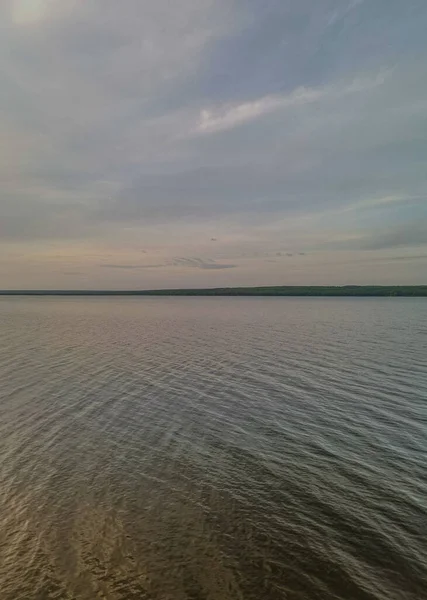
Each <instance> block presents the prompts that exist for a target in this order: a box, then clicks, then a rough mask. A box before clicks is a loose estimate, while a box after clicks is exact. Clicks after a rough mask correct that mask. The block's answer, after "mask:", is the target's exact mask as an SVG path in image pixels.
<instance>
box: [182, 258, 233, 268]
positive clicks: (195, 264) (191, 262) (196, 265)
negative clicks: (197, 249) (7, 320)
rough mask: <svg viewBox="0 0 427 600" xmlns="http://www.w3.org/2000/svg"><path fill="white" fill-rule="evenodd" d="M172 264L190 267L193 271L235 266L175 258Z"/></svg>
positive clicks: (197, 259)
mask: <svg viewBox="0 0 427 600" xmlns="http://www.w3.org/2000/svg"><path fill="white" fill-rule="evenodd" d="M172 264H173V265H174V266H176V267H190V268H195V269H207V270H209V269H232V268H234V267H236V266H237V265H233V264H229V263H219V262H216V261H214V260H212V259H208V260H203V259H202V258H175V259H173V261H172Z"/></svg>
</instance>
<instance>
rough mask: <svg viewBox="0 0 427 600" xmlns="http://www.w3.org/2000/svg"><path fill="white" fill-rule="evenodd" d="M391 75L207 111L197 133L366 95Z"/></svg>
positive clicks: (382, 73) (303, 88)
mask: <svg viewBox="0 0 427 600" xmlns="http://www.w3.org/2000/svg"><path fill="white" fill-rule="evenodd" d="M389 75H390V71H386V70H381V71H380V72H379V73H378V74H377V75H375V76H373V77H358V78H356V79H354V80H352V81H350V82H349V83H345V84H343V85H331V86H326V87H317V88H306V87H301V88H298V89H296V90H294V91H293V92H291V93H289V94H278V95H270V96H264V97H262V98H259V99H257V100H253V101H250V102H243V103H241V104H236V105H223V106H219V107H214V108H209V109H207V108H205V109H203V110H202V111H201V113H200V120H199V123H198V127H197V129H198V131H200V132H202V133H216V132H220V131H225V130H227V129H232V128H234V127H237V126H239V125H242V124H244V123H247V122H249V121H253V120H254V119H258V118H260V117H262V116H265V115H268V114H269V113H272V112H274V111H279V110H284V109H290V108H298V107H301V106H304V105H305V104H309V103H314V102H317V101H319V100H322V99H323V100H324V99H326V98H328V97H329V98H330V99H332V100H335V99H337V98H339V97H343V96H346V95H348V94H357V93H362V92H364V91H367V90H370V89H372V88H374V87H376V86H379V85H382V84H383V83H384V82H385V81H386V79H387V77H388V76H389Z"/></svg>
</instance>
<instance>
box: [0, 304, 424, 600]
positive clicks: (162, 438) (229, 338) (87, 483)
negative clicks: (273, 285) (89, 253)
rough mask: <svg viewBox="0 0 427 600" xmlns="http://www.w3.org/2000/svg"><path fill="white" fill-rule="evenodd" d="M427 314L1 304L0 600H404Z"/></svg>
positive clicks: (419, 504) (371, 309) (412, 554)
mask: <svg viewBox="0 0 427 600" xmlns="http://www.w3.org/2000/svg"><path fill="white" fill-rule="evenodd" d="M426 323H427V304H426V303H425V302H424V300H423V299H349V298H346V299H332V298H331V299H311V298H305V299H294V298H286V299H284V298H247V299H245V298H161V299H157V298H123V299H119V298H114V299H112V298H105V299H104V298H91V299H79V298H61V299H55V298H31V299H26V298H20V299H11V298H5V299H0V378H1V387H0V587H1V590H2V592H1V598H2V599H4V600H20V599H22V600H30V599H38V600H45V599H52V600H53V599H57V600H84V599H87V600H94V599H95V600H96V599H108V600H119V599H120V600H132V599H146V600H169V599H170V600H172V599H173V600H191V599H193V600H202V599H206V600H228V599H230V600H231V599H237V600H243V599H245V600H246V599H249V600H251V599H254V600H255V599H256V600H259V599H260V598H263V599H266V600H270V599H271V600H276V599H285V598H286V599H292V600H293V599H295V600H296V599H298V600H302V599H304V600H312V599H313V600H314V599H319V598H321V599H327V600H328V599H331V600H333V599H336V600H338V599H342V598H345V599H346V600H348V599H354V600H359V599H360V600H401V599H402V600H403V599H405V600H415V599H422V598H424V597H426V595H425V594H426V590H427V507H426V498H427V460H426V459H427V436H426V431H427V328H426V326H425V324H426Z"/></svg>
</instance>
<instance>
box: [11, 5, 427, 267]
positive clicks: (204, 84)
mask: <svg viewBox="0 0 427 600" xmlns="http://www.w3.org/2000/svg"><path fill="white" fill-rule="evenodd" d="M30 4H31V3H28V2H23V1H22V2H18V1H17V0H14V1H13V2H12V0H5V1H4V2H2V3H0V68H1V69H2V96H1V98H0V134H1V135H0V139H1V140H3V144H4V151H3V152H2V153H1V154H0V179H1V181H2V195H1V197H0V242H3V243H7V244H9V243H10V242H11V241H13V242H18V243H24V242H28V241H30V242H33V241H35V240H36V241H37V244H38V245H39V247H41V246H42V245H43V243H45V244H48V243H51V242H52V241H54V242H55V243H58V244H61V243H69V244H70V245H71V242H72V243H74V244H75V245H76V247H79V248H80V254H82V249H83V248H85V245H86V244H90V243H92V242H93V243H99V244H102V245H103V246H104V248H105V247H107V250H108V245H109V244H114V243H119V241H120V240H127V237H128V235H129V236H134V237H133V239H135V238H137V237H138V238H139V239H141V240H144V241H143V245H144V247H147V248H148V247H149V245H153V246H155V247H156V248H158V249H160V251H161V256H165V255H175V254H178V253H180V252H182V253H183V254H184V255H188V253H192V252H194V253H195V254H200V255H203V254H204V253H205V252H211V253H212V256H213V257H215V258H218V260H217V261H209V260H202V259H175V260H182V261H185V260H187V262H186V263H185V262H181V263H179V262H178V263H176V264H180V266H184V265H186V266H187V267H192V268H193V269H194V271H197V270H198V269H199V270H203V269H204V270H209V269H230V268H232V267H234V266H236V265H234V264H233V265H232V264H227V263H226V262H223V260H224V259H222V258H221V257H224V256H227V257H229V258H230V260H232V257H233V256H234V257H235V260H236V261H237V260H238V257H242V256H245V258H246V260H248V261H250V260H254V259H255V258H256V256H255V250H256V252H258V253H259V257H261V258H262V257H265V256H268V255H270V256H274V252H275V248H277V247H279V248H282V249H283V250H284V251H286V249H287V248H293V251H292V252H291V253H287V254H294V255H295V254H296V253H297V251H298V250H299V249H301V248H303V249H305V248H307V252H311V251H312V250H313V249H314V250H315V249H316V247H317V246H319V247H322V245H325V244H326V243H327V240H328V239H330V238H332V239H333V238H334V237H335V238H343V237H346V236H347V237H348V239H349V240H350V241H347V242H340V243H329V246H330V247H331V248H332V247H333V248H334V249H336V250H337V251H338V250H339V249H340V248H342V247H347V248H349V249H354V250H357V249H370V250H373V251H377V250H382V249H385V248H392V247H400V246H402V247H403V246H410V245H422V244H426V243H427V240H426V236H425V233H424V232H425V231H426V230H427V228H425V221H426V214H425V208H423V202H424V200H425V197H424V196H423V194H425V160H424V156H425V154H426V152H427V142H426V140H427V128H426V121H425V108H426V105H425V98H426V95H427V85H426V81H427V78H426V67H425V60H424V57H425V54H426V51H427V41H426V37H425V28H426V26H427V4H425V3H422V2H418V1H417V0H408V1H407V2H391V3H390V2H389V0H378V2H375V3H372V2H369V1H368V0H365V1H360V2H358V1H357V0H348V1H347V0H328V1H327V2H319V1H318V0H271V1H269V2H267V3H266V2H263V1H261V0H248V1H246V0H245V1H243V0H232V1H231V2H229V1H227V0H200V1H198V2H194V0H183V1H182V2H180V3H170V2H169V0H157V1H154V0H144V1H143V2H141V1H140V0H126V3H125V4H126V9H125V10H123V7H122V6H120V5H119V3H117V2H116V1H115V0H92V1H91V2H80V3H79V2H68V3H66V2H56V3H53V2H35V3H34V5H32V4H31V6H33V8H34V7H36V5H40V12H39V14H37V13H36V12H33V13H31V14H30V13H29V12H28V10H29V9H28V7H30ZM20 5H22V6H21V8H23V7H24V5H25V6H27V13H24V12H23V11H22V10H21V11H17V7H18V8H19V6H20ZM43 6H44V7H45V8H46V10H45V11H44V12H43V10H42V8H43ZM397 59H398V60H397ZM387 196H402V197H403V198H408V199H409V198H418V200H411V201H408V202H406V203H405V202H400V203H383V204H379V203H378V202H373V203H372V205H370V199H375V198H378V197H380V198H381V197H387ZM424 205H425V202H424ZM353 206H358V207H359V208H358V209H357V210H347V209H351V207H353ZM305 218H307V220H306V221H304V219H305ZM411 219H413V220H414V223H415V224H414V225H412V224H411V225H408V224H407V223H408V221H410V220H411ZM298 224H299V225H298ZM297 225H298V226H297ZM163 226H164V227H163ZM203 231H204V232H207V236H206V242H207V243H208V242H209V237H210V232H218V234H219V233H220V234H221V235H218V241H217V243H216V244H213V245H211V249H210V250H207V249H206V247H205V246H204V242H203V243H202V242H200V244H201V246H200V248H199V247H194V248H190V247H189V246H185V244H184V243H182V242H177V244H182V246H183V247H182V249H180V248H178V247H174V248H173V250H172V249H171V250H170V253H169V250H168V251H162V247H163V250H164V247H165V246H167V245H169V244H172V242H171V241H170V240H175V239H176V240H182V239H184V238H186V239H188V240H189V242H188V243H189V245H190V246H191V243H192V238H191V235H189V236H185V235H184V234H186V233H187V232H196V233H197V235H198V234H199V232H203ZM272 231H274V240H272V239H271V236H272V235H273V234H272V233H271V232H272ZM171 232H172V234H171ZM223 232H224V233H223ZM145 233H146V234H147V236H146V237H144V234H145ZM175 233H176V236H175V235H174V234H175ZM170 234H171V235H170ZM226 234H227V235H226ZM150 236H151V237H150ZM356 237H357V239H356ZM154 238H155V239H154ZM231 238H233V241H232V242H230V241H229V240H230V239H231ZM285 239H286V240H289V245H288V246H283V245H282V241H283V240H285ZM147 240H148V241H147ZM214 240H216V238H211V241H214ZM311 240H313V242H312V245H311ZM198 243H199V242H198ZM231 243H232V244H234V246H233V253H232V254H230V253H229V252H228V246H227V244H231ZM79 244H80V246H79ZM184 246H185V247H184ZM45 247H46V248H47V246H45ZM226 249H227V251H226ZM215 252H218V255H217V256H216V255H215ZM220 252H221V254H219V253H220ZM149 253H151V248H150V249H149ZM168 253H169V254H168ZM113 256H114V254H113ZM121 256H122V255H121ZM106 257H107V254H106V253H105V252H104V253H103V254H102V257H100V258H99V259H98V260H102V259H103V258H104V259H106ZM110 260H114V259H110ZM121 260H122V261H126V262H124V264H123V265H116V266H114V265H113V264H112V263H111V265H110V266H108V265H107V266H105V268H106V269H108V268H110V269H111V270H112V273H111V277H113V270H114V269H120V268H122V269H129V270H132V269H137V268H147V266H139V265H136V264H133V262H132V261H133V260H135V259H134V258H133V257H128V258H123V257H122V258H121ZM188 261H190V262H188ZM191 261H192V262H191ZM136 262H138V261H136ZM174 264H175V263H174ZM245 264H246V263H245ZM159 266H161V265H159ZM167 266H170V264H169V263H168V264H167ZM155 267H156V268H157V265H153V266H151V267H150V266H149V267H148V268H155ZM104 274H105V277H107V276H109V273H108V271H107V270H106V271H105V273H104ZM147 275H148V273H147ZM230 275H233V276H234V273H230ZM196 276H199V277H200V273H199V274H198V275H196ZM255 276H257V274H256V272H255V268H254V277H255ZM223 277H226V274H225V273H224V274H223Z"/></svg>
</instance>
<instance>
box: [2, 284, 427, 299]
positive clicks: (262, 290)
mask: <svg viewBox="0 0 427 600" xmlns="http://www.w3.org/2000/svg"><path fill="white" fill-rule="evenodd" d="M0 296H295V297H298V296H299V297H301V296H314V297H325V296H330V297H340V296H359V297H360V296H364V297H375V296H387V297H393V296H399V297H427V285H402V286H400V285H383V286H371V285H345V286H262V287H225V288H201V289H161V290H0Z"/></svg>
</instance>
